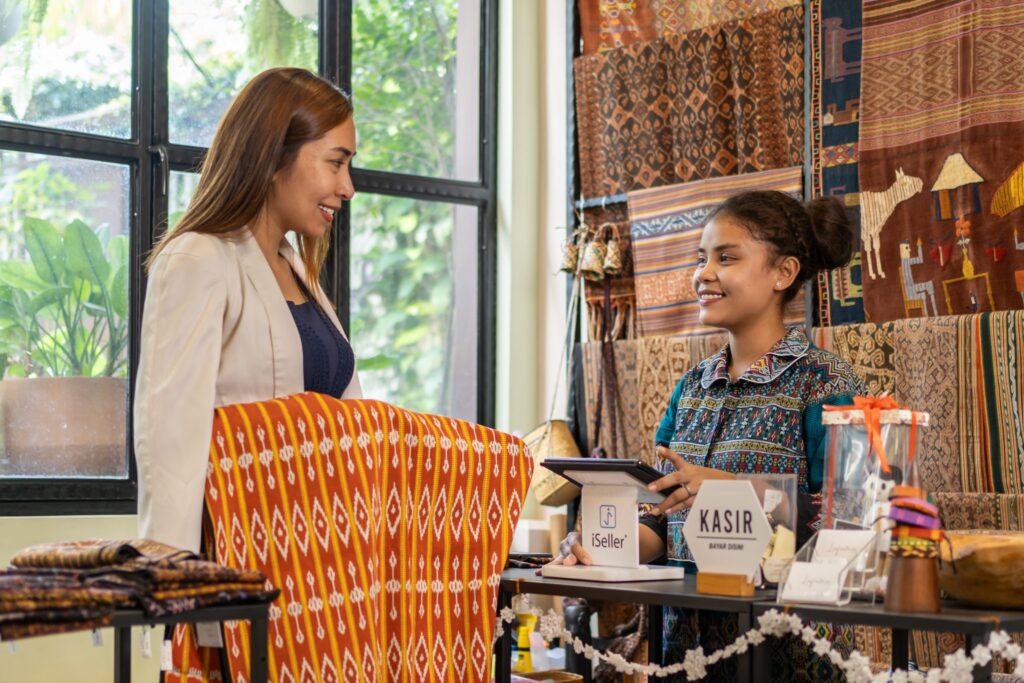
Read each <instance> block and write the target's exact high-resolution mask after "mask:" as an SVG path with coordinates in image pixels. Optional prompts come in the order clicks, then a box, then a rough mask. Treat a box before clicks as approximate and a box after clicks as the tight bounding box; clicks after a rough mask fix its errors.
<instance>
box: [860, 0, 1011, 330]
mask: <svg viewBox="0 0 1024 683" xmlns="http://www.w3.org/2000/svg"><path fill="white" fill-rule="evenodd" d="M862 59H863V70H862V74H861V93H862V97H861V103H860V106H861V118H860V163H859V174H860V213H861V239H862V243H863V245H862V247H863V253H862V266H861V267H862V271H863V273H864V275H863V290H864V305H865V311H866V315H867V319H868V320H870V321H873V322H882V321H886V320H893V319H896V318H910V317H919V316H937V315H954V314H969V313H979V312H983V311H993V310H1007V309H1014V308H1021V304H1022V298H1024V241H1021V237H1020V235H1019V227H1020V223H1021V220H1022V217H1024V212H1021V211H1019V210H1018V209H1019V207H1020V206H1021V205H1024V3H1021V2H1019V1H1018V0H931V1H930V2H894V1H893V0H865V2H864V6H863V57H862Z"/></svg>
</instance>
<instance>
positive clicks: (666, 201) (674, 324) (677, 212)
mask: <svg viewBox="0 0 1024 683" xmlns="http://www.w3.org/2000/svg"><path fill="white" fill-rule="evenodd" d="M802 189H803V176H802V169H801V168H799V167H797V168H783V169H778V170H774V171H762V172H760V173H750V174H747V175H740V176H728V177H722V178H712V179H709V180H700V181H697V182H692V183H684V184H680V185H672V186H669V187H659V188H653V189H650V190H638V191H636V192H631V193H629V194H628V195H627V196H628V199H627V201H628V204H629V218H630V221H631V223H632V228H631V230H630V232H631V237H632V240H633V279H634V284H635V287H636V302H637V320H638V329H639V334H640V336H641V337H646V336H655V335H684V334H685V335H689V334H708V333H712V332H717V331H718V330H715V329H713V328H709V327H704V326H703V325H702V324H701V322H700V319H699V314H700V306H699V302H698V299H697V293H696V292H695V291H694V289H693V271H694V268H695V267H696V263H697V245H698V244H699V243H700V235H701V232H702V230H703V225H704V219H705V218H706V217H707V215H708V213H709V212H710V211H711V210H712V209H713V208H714V207H715V206H717V205H718V204H719V203H721V202H722V201H724V200H725V199H727V198H729V197H730V196H732V195H734V194H737V193H740V192H745V191H748V190H778V191H779V192H785V193H787V194H789V195H792V196H794V197H797V198H799V197H801V195H802ZM803 322H804V302H803V299H802V297H799V296H798V297H797V298H796V299H794V301H793V302H792V304H790V306H789V307H788V308H787V309H786V323H787V324H799V323H803Z"/></svg>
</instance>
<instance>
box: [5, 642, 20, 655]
mask: <svg viewBox="0 0 1024 683" xmlns="http://www.w3.org/2000/svg"><path fill="white" fill-rule="evenodd" d="M7 649H8V650H10V651H11V654H12V655H13V654H14V653H15V652H17V651H18V648H17V646H16V645H15V644H14V641H13V640H12V641H11V642H9V643H7Z"/></svg>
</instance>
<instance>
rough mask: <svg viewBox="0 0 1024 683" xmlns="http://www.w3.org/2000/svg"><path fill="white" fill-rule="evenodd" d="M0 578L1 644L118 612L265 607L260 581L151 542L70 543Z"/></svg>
mask: <svg viewBox="0 0 1024 683" xmlns="http://www.w3.org/2000/svg"><path fill="white" fill-rule="evenodd" d="M11 564H12V565H14V567H13V568H11V569H6V570H0V639H3V640H13V639H15V638H25V637H28V636H35V635H44V634H47V633H57V632H61V631H73V630H81V629H84V628H97V627H99V626H104V625H106V624H108V623H110V616H111V614H112V613H113V612H114V610H116V609H124V608H138V607H141V608H142V609H143V611H145V613H146V614H147V615H149V616H162V615H165V614H180V613H182V612H187V611H190V610H194V609H199V608H201V607H211V606H215V605H226V604H241V603H251V602H270V601H271V600H273V599H274V598H276V597H277V595H278V591H277V590H276V589H273V588H272V587H268V584H267V581H266V578H265V577H264V576H263V574H262V573H260V572H258V571H251V570H240V569H231V568H229V567H225V566H222V565H219V564H216V563H213V562H207V561H205V560H201V559H199V557H198V556H196V555H195V554H193V553H191V552H188V551H184V550H179V549H177V548H172V547H170V546H167V545H163V544H162V543H156V542H154V541H148V540H133V541H102V540H88V541H70V542H65V543H51V544H43V545H37V546H32V547H30V548H26V549H25V550H22V551H21V552H19V553H18V554H17V555H15V556H14V558H12V560H11Z"/></svg>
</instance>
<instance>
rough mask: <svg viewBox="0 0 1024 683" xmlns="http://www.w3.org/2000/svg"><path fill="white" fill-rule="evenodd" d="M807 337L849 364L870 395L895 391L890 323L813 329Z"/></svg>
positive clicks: (891, 327) (891, 328) (892, 341)
mask: <svg viewBox="0 0 1024 683" xmlns="http://www.w3.org/2000/svg"><path fill="white" fill-rule="evenodd" d="M811 339H812V340H813V341H814V343H815V345H816V346H818V347H820V348H823V349H825V350H826V351H831V352H832V353H834V354H836V355H837V356H839V357H840V358H842V359H843V360H845V361H846V362H848V363H849V364H850V365H852V366H853V369H854V370H855V371H856V372H857V375H858V376H859V377H860V378H861V379H862V380H864V384H865V385H867V388H868V393H870V394H871V395H872V396H881V395H882V394H892V393H893V391H894V390H895V384H896V377H895V375H896V372H895V369H894V362H893V356H894V353H895V349H894V340H893V326H892V324H891V323H886V324H882V325H875V324H872V323H866V324H861V325H839V326H836V327H823V328H817V329H815V330H813V332H812V334H811Z"/></svg>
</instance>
